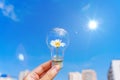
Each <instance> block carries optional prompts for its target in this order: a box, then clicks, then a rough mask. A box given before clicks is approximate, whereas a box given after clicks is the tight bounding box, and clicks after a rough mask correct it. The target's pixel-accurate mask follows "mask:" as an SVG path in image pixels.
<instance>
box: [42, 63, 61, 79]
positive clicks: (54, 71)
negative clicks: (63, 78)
mask: <svg viewBox="0 0 120 80" xmlns="http://www.w3.org/2000/svg"><path fill="white" fill-rule="evenodd" d="M59 70H60V65H54V66H53V67H52V68H51V69H50V70H49V71H48V72H47V73H46V74H45V75H44V76H43V77H42V78H41V79H40V80H52V79H53V78H54V77H55V76H56V75H57V73H58V72H59Z"/></svg>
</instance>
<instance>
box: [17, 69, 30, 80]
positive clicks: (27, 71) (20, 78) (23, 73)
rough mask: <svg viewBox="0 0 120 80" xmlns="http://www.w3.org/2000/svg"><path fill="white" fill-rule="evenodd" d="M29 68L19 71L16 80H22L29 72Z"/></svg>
mask: <svg viewBox="0 0 120 80" xmlns="http://www.w3.org/2000/svg"><path fill="white" fill-rule="evenodd" d="M29 72H30V71H29V70H25V71H21V72H20V73H19V76H18V80H23V79H24V77H25V76H26V75H27V74H28V73H29Z"/></svg>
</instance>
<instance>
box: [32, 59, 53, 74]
mask: <svg viewBox="0 0 120 80" xmlns="http://www.w3.org/2000/svg"><path fill="white" fill-rule="evenodd" d="M51 65H52V61H48V62H46V63H44V64H42V65H40V66H38V67H37V68H36V69H34V70H33V71H32V72H35V73H37V74H38V75H41V74H42V73H44V72H45V71H47V70H49V69H50V68H51Z"/></svg>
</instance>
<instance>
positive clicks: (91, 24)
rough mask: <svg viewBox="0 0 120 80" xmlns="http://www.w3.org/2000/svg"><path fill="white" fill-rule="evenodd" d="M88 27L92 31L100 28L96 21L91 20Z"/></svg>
mask: <svg viewBox="0 0 120 80" xmlns="http://www.w3.org/2000/svg"><path fill="white" fill-rule="evenodd" d="M88 27H89V29H90V30H96V29H97V27H98V22H97V21H95V20H90V21H89V23H88Z"/></svg>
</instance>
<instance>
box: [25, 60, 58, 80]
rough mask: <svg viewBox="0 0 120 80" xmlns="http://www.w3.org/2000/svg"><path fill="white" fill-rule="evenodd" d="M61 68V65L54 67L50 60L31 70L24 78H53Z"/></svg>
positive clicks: (48, 79)
mask: <svg viewBox="0 0 120 80" xmlns="http://www.w3.org/2000/svg"><path fill="white" fill-rule="evenodd" d="M59 70H60V66H59V65H54V66H53V67H52V61H48V62H46V63H44V64H42V65H40V66H38V67H37V68H36V69H34V70H33V71H32V72H30V73H29V74H28V75H27V76H26V77H25V78H24V80H52V79H53V78H54V77H55V76H56V74H57V73H58V72H59Z"/></svg>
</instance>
